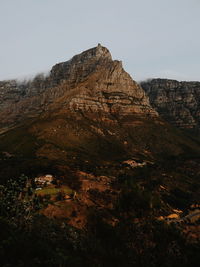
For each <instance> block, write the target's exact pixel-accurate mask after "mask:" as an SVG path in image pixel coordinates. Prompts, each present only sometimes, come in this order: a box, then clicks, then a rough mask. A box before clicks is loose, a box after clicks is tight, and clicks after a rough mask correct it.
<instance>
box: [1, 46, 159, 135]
mask: <svg viewBox="0 0 200 267" xmlns="http://www.w3.org/2000/svg"><path fill="white" fill-rule="evenodd" d="M58 109H60V110H61V109H62V110H65V111H64V112H66V113H69V112H76V113H78V112H79V113H80V112H81V111H82V112H84V113H85V115H86V114H90V115H91V114H94V113H102V114H104V115H105V116H106V117H108V118H109V117H110V118H111V117H114V116H117V115H119V116H120V117H122V118H124V119H126V118H128V117H133V116H135V115H139V116H140V117H141V116H148V115H150V116H157V113H156V112H155V111H154V110H153V109H152V108H151V106H150V104H149V100H148V98H147V97H146V95H145V93H144V91H143V90H142V88H141V87H140V86H139V85H138V84H137V83H136V82H134V81H133V80H132V79H131V77H130V75H129V74H128V73H126V72H125V71H124V69H123V67H122V63H121V62H120V61H117V60H112V57H111V54H110V52H109V51H108V49H107V48H105V47H102V46H101V45H100V44H99V45H98V46H97V47H95V48H92V49H89V50H87V51H85V52H83V53H81V54H79V55H77V56H74V57H73V58H72V59H71V60H69V61H67V62H63V63H59V64H56V65H55V66H54V67H53V68H52V69H51V71H50V75H49V76H48V77H47V78H44V77H43V76H42V75H38V76H37V77H35V78H34V79H33V81H30V82H24V83H20V82H17V81H15V80H12V81H5V82H0V121H1V123H0V131H1V132H3V131H6V130H7V129H9V128H11V127H14V126H15V125H17V124H18V123H21V122H22V121H24V120H25V119H27V118H36V117H38V116H40V115H41V114H44V113H45V112H52V111H53V112H55V110H57V112H59V111H58ZM130 121H131V120H129V122H130Z"/></svg>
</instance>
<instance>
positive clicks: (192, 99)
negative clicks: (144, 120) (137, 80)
mask: <svg viewBox="0 0 200 267" xmlns="http://www.w3.org/2000/svg"><path fill="white" fill-rule="evenodd" d="M141 86H142V88H143V89H144V90H145V91H146V93H147V95H148V96H149V99H150V103H151V105H152V106H153V107H154V108H155V109H156V110H157V112H158V113H159V114H160V115H161V116H162V117H163V118H164V119H165V120H167V121H168V122H170V123H172V124H174V125H175V126H178V127H180V128H187V129H196V130H197V131H199V130H200V82H178V81H175V80H167V79H153V80H150V81H147V82H142V83H141Z"/></svg>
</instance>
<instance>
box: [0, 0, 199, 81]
mask: <svg viewBox="0 0 200 267" xmlns="http://www.w3.org/2000/svg"><path fill="white" fill-rule="evenodd" d="M98 43H101V44H102V45H103V46H106V47H107V48H108V49H109V50H110V52H111V54H112V56H113V59H118V60H122V61H123V66H124V68H125V70H126V71H127V72H129V73H130V74H131V76H132V77H133V79H135V80H137V81H140V80H143V79H147V78H155V77H160V78H172V79H178V80H198V81H200V0H99V1H98V0H0V80H3V79H8V78H17V77H23V76H27V75H28V76H29V75H31V74H36V73H39V72H41V71H48V70H49V69H51V67H52V66H53V65H54V64H56V63H58V62H62V61H66V60H68V59H70V58H71V57H72V56H73V55H75V54H77V53H80V52H82V51H84V50H86V49H89V48H91V47H94V46H96V45H97V44H98Z"/></svg>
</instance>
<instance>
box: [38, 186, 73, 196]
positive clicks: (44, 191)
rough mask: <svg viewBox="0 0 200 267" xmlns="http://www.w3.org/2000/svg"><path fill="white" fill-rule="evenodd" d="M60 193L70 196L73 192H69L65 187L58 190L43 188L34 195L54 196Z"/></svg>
mask: <svg viewBox="0 0 200 267" xmlns="http://www.w3.org/2000/svg"><path fill="white" fill-rule="evenodd" d="M60 192H63V193H66V194H71V193H73V190H71V189H70V188H69V187H67V186H62V187H60V188H56V187H44V188H42V189H41V190H37V191H36V192H35V193H36V195H56V194H58V193H60Z"/></svg>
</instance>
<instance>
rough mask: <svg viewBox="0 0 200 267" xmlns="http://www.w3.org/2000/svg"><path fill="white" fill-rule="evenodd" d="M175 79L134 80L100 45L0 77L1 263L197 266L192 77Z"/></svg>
mask: <svg viewBox="0 0 200 267" xmlns="http://www.w3.org/2000/svg"><path fill="white" fill-rule="evenodd" d="M174 83H175V82H174V81H166V80H165V81H164V80H158V81H157V80H156V81H151V82H146V83H142V84H141V85H142V86H141V85H139V84H137V83H136V82H135V81H133V79H132V78H131V77H130V75H129V74H128V73H127V72H126V71H125V70H124V69H123V67H122V63H121V62H120V61H117V60H112V57H111V54H110V52H109V50H108V49H107V48H105V47H102V46H101V45H100V44H99V45H98V46H97V47H94V48H92V49H89V50H87V51H84V52H83V53H81V54H79V55H76V56H74V57H73V58H72V59H71V60H69V61H66V62H63V63H58V64H56V65H55V66H53V67H52V69H51V71H50V73H49V75H48V76H46V77H45V76H44V75H37V76H36V77H35V78H34V79H33V80H30V81H25V82H19V81H16V80H9V81H2V82H0V184H1V185H0V234H1V241H0V247H1V248H2V250H1V251H2V257H1V259H0V265H1V266H142V267H143V266H144V267H146V266H148V267H149V266H152V267H155V266H165V267H168V266H174V267H177V266H185V267H186V266H189V265H188V263H190V262H191V263H192V266H194V265H195V264H196V263H195V262H199V261H198V259H197V256H196V255H199V254H198V253H197V251H198V249H199V234H198V231H199V228H198V227H199V225H198V224H195V225H193V224H192V225H190V222H191V221H192V220H193V219H195V223H196V221H197V220H198V216H199V206H198V205H197V203H199V201H200V199H199V196H200V194H199V193H200V179H199V178H200V160H199V159H200V143H199V140H198V139H197V138H195V136H194V135H192V134H186V133H185V131H183V130H182V128H185V127H191V128H197V127H198V114H199V113H198V112H199V106H198V105H199V104H198V103H199V102H198V97H197V94H198V88H197V87H198V83H190V86H189V85H187V86H186V83H178V82H176V86H175V85H174ZM158 84H159V85H158ZM179 85H180V86H184V88H185V89H184V90H185V92H184V93H183V91H184V90H183V89H182V87H180V86H179ZM175 87H176V89H175ZM179 87H180V88H179ZM186 87H187V88H189V89H188V90H186ZM175 92H176V93H175ZM149 99H150V101H149ZM182 99H184V101H183V102H182ZM194 103H195V104H194ZM161 106H162V107H163V108H161ZM185 110H187V112H186V111H185ZM188 110H189V111H190V112H189V111H188ZM163 111H164V112H163ZM174 114H175V115H176V116H175V115H174ZM188 114H189V115H190V116H189V115H188ZM169 115H170V116H169ZM172 115H173V116H174V117H173V116H172ZM183 121H184V123H183ZM177 126H178V127H177ZM22 174H23V175H22ZM50 180H51V181H53V183H51V182H50ZM191 205H192V207H193V208H195V214H193V213H192V215H191V214H189V216H188V215H187V214H188V210H189V212H190V206H191ZM191 218H192V219H191ZM188 220H189V222H188ZM163 259H164V263H163ZM191 259H192V260H191Z"/></svg>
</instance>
